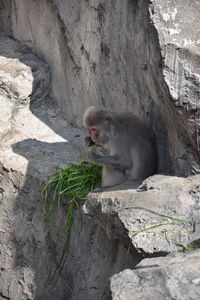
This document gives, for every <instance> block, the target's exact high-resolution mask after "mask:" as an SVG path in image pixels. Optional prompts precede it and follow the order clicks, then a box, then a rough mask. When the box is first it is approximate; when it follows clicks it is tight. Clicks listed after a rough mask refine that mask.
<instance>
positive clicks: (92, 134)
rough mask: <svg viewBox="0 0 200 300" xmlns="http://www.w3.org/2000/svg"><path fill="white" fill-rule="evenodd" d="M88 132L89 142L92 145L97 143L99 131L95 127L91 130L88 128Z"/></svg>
mask: <svg viewBox="0 0 200 300" xmlns="http://www.w3.org/2000/svg"><path fill="white" fill-rule="evenodd" d="M89 131H90V137H91V140H92V141H93V142H94V143H97V140H98V137H99V133H100V131H99V129H98V128H97V127H91V128H89Z"/></svg>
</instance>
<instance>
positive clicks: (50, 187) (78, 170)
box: [42, 162, 101, 284]
mask: <svg viewBox="0 0 200 300" xmlns="http://www.w3.org/2000/svg"><path fill="white" fill-rule="evenodd" d="M100 182H101V167H99V166H97V165H96V164H94V163H91V164H90V163H85V162H81V163H73V164H72V165H71V166H70V167H67V168H65V169H63V170H58V171H56V173H55V174H54V175H53V176H51V177H50V178H49V180H48V181H47V183H46V184H45V186H44V188H43V190H42V196H43V198H44V218H45V223H46V228H47V242H48V246H49V249H50V255H51V260H50V262H51V264H50V272H49V275H48V278H47V283H48V284H49V283H52V282H55V283H56V281H57V279H58V277H59V275H60V273H61V271H62V269H63V266H64V263H65V258H66V252H67V248H68V246H69V241H70V235H71V227H72V224H73V222H74V212H75V210H76V208H77V207H79V206H80V205H82V204H83V203H84V201H85V199H86V196H87V194H88V193H89V192H90V191H92V190H93V189H95V188H96V187H98V186H99V185H100ZM63 201H64V202H65V203H66V218H65V224H64V226H62V225H60V226H59V227H57V225H56V222H55V215H56V213H57V212H58V210H59V206H60V203H62V202H63ZM63 236H64V238H63ZM57 241H58V242H59V243H61V244H62V246H61V250H60V251H59V252H60V253H59V254H58V247H57ZM62 241H63V242H62Z"/></svg>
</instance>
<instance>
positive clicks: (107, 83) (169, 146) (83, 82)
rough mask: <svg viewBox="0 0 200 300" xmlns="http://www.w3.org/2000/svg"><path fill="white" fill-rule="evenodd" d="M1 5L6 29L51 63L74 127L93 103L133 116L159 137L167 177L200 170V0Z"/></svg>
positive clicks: (57, 94)
mask: <svg viewBox="0 0 200 300" xmlns="http://www.w3.org/2000/svg"><path fill="white" fill-rule="evenodd" d="M0 3H1V6H2V10H1V12H2V16H1V20H2V21H1V23H2V24H0V25H1V28H2V29H1V30H4V31H6V32H8V33H10V32H11V33H12V35H13V36H14V37H15V38H17V39H19V40H20V41H22V42H23V43H24V44H26V45H28V46H29V47H31V48H32V49H33V51H34V52H35V53H37V54H38V55H39V56H41V57H43V58H44V59H45V60H46V61H47V63H48V64H49V66H50V68H51V72H52V92H53V96H54V98H55V99H56V100H57V102H58V103H59V104H60V106H61V107H62V110H63V111H64V114H65V117H66V118H67V119H68V121H69V122H70V123H72V124H78V125H80V124H81V119H82V113H83V110H84V109H85V108H86V107H87V106H88V105H89V104H98V105H101V104H103V105H104V106H109V107H111V108H113V109H116V110H118V111H126V110H129V111H133V112H134V113H135V114H136V115H138V116H139V117H140V118H141V119H143V120H144V121H145V122H146V123H147V124H148V125H150V126H151V127H152V128H153V130H154V132H155V135H156V138H157V148H158V154H159V159H158V171H159V172H175V173H176V174H178V175H188V174H190V173H198V172H199V104H198V103H199V101H198V100H199V79H198V78H199V44H198V40H197V37H198V32H199V31H198V30H199V28H200V26H199V18H197V17H196V16H197V13H198V10H197V9H196V6H197V5H198V2H197V4H196V2H193V4H192V5H191V1H190V0H184V4H182V1H181V0H179V1H173V0H171V1H168V2H166V1H161V0H160V1H156V0H155V1H151V4H150V3H149V1H147V0H138V1H129V0H125V1H121V0H117V1H107V2H105V1H104V2H102V1H101V0H89V1H88V0H87V1H86V0H83V1H80V0H76V1H68V2H66V1H64V0H58V1H53V0H51V1H50V0H42V1H39V2H38V1H34V0H29V1H27V0H18V1H14V0H9V1H8V0H6V1H5V0H1V1H0ZM186 8H187V9H186ZM149 11H150V14H149ZM7 15H8V16H9V18H7V22H6V16H7ZM188 15H189V16H190V18H188ZM191 19H192V20H193V21H194V22H192V23H191V22H190V20H191ZM189 23H190V24H193V23H195V26H192V25H188V24H189ZM163 36H164V38H163ZM174 37H177V39H176V40H175V38H174ZM189 37H190V39H191V37H192V42H190V41H189ZM172 38H174V39H173V40H172ZM188 41H189V42H188ZM188 43H189V44H193V45H194V47H192V48H191V47H190V49H189V50H187V49H188V47H186V46H187V45H188ZM180 45H181V46H180ZM182 45H185V46H184V47H182ZM186 48H187V49H186ZM173 49H178V50H173ZM162 56H163V57H165V59H164V58H162ZM173 62H174V63H173ZM179 96H180V97H179ZM179 98H180V99H179ZM186 99H187V101H186ZM180 103H181V104H180ZM184 103H185V104H184ZM182 104H183V105H182ZM180 105H181V108H180V107H179V106H180ZM169 152H170V154H171V159H170V157H169ZM171 160H172V163H171Z"/></svg>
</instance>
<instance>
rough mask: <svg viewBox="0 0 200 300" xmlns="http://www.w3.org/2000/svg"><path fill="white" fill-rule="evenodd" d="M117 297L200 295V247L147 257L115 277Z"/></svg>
mask: <svg viewBox="0 0 200 300" xmlns="http://www.w3.org/2000/svg"><path fill="white" fill-rule="evenodd" d="M111 291H112V299H113V300H119V299H120V300H133V299H134V300H139V299H143V300H150V299H154V300H167V299H168V300H172V299H176V300H188V299H190V300H197V299H200V251H199V250H196V251H192V252H190V253H187V254H180V253H178V254H176V256H175V257H170V256H168V257H158V258H150V259H148V258H147V259H144V260H142V261H141V263H139V264H138V265H137V270H129V269H127V270H124V271H122V272H120V273H119V274H116V275H114V276H113V277H112V278H111Z"/></svg>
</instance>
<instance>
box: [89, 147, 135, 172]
mask: <svg viewBox="0 0 200 300" xmlns="http://www.w3.org/2000/svg"><path fill="white" fill-rule="evenodd" d="M88 159H90V160H92V161H94V162H96V163H97V164H99V165H104V166H110V167H114V168H117V169H120V170H125V169H127V168H128V167H129V166H130V164H129V163H128V162H127V161H125V160H123V159H121V158H120V157H119V156H118V155H106V154H105V155H104V154H102V155H101V154H97V153H96V152H95V151H94V150H90V151H88Z"/></svg>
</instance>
